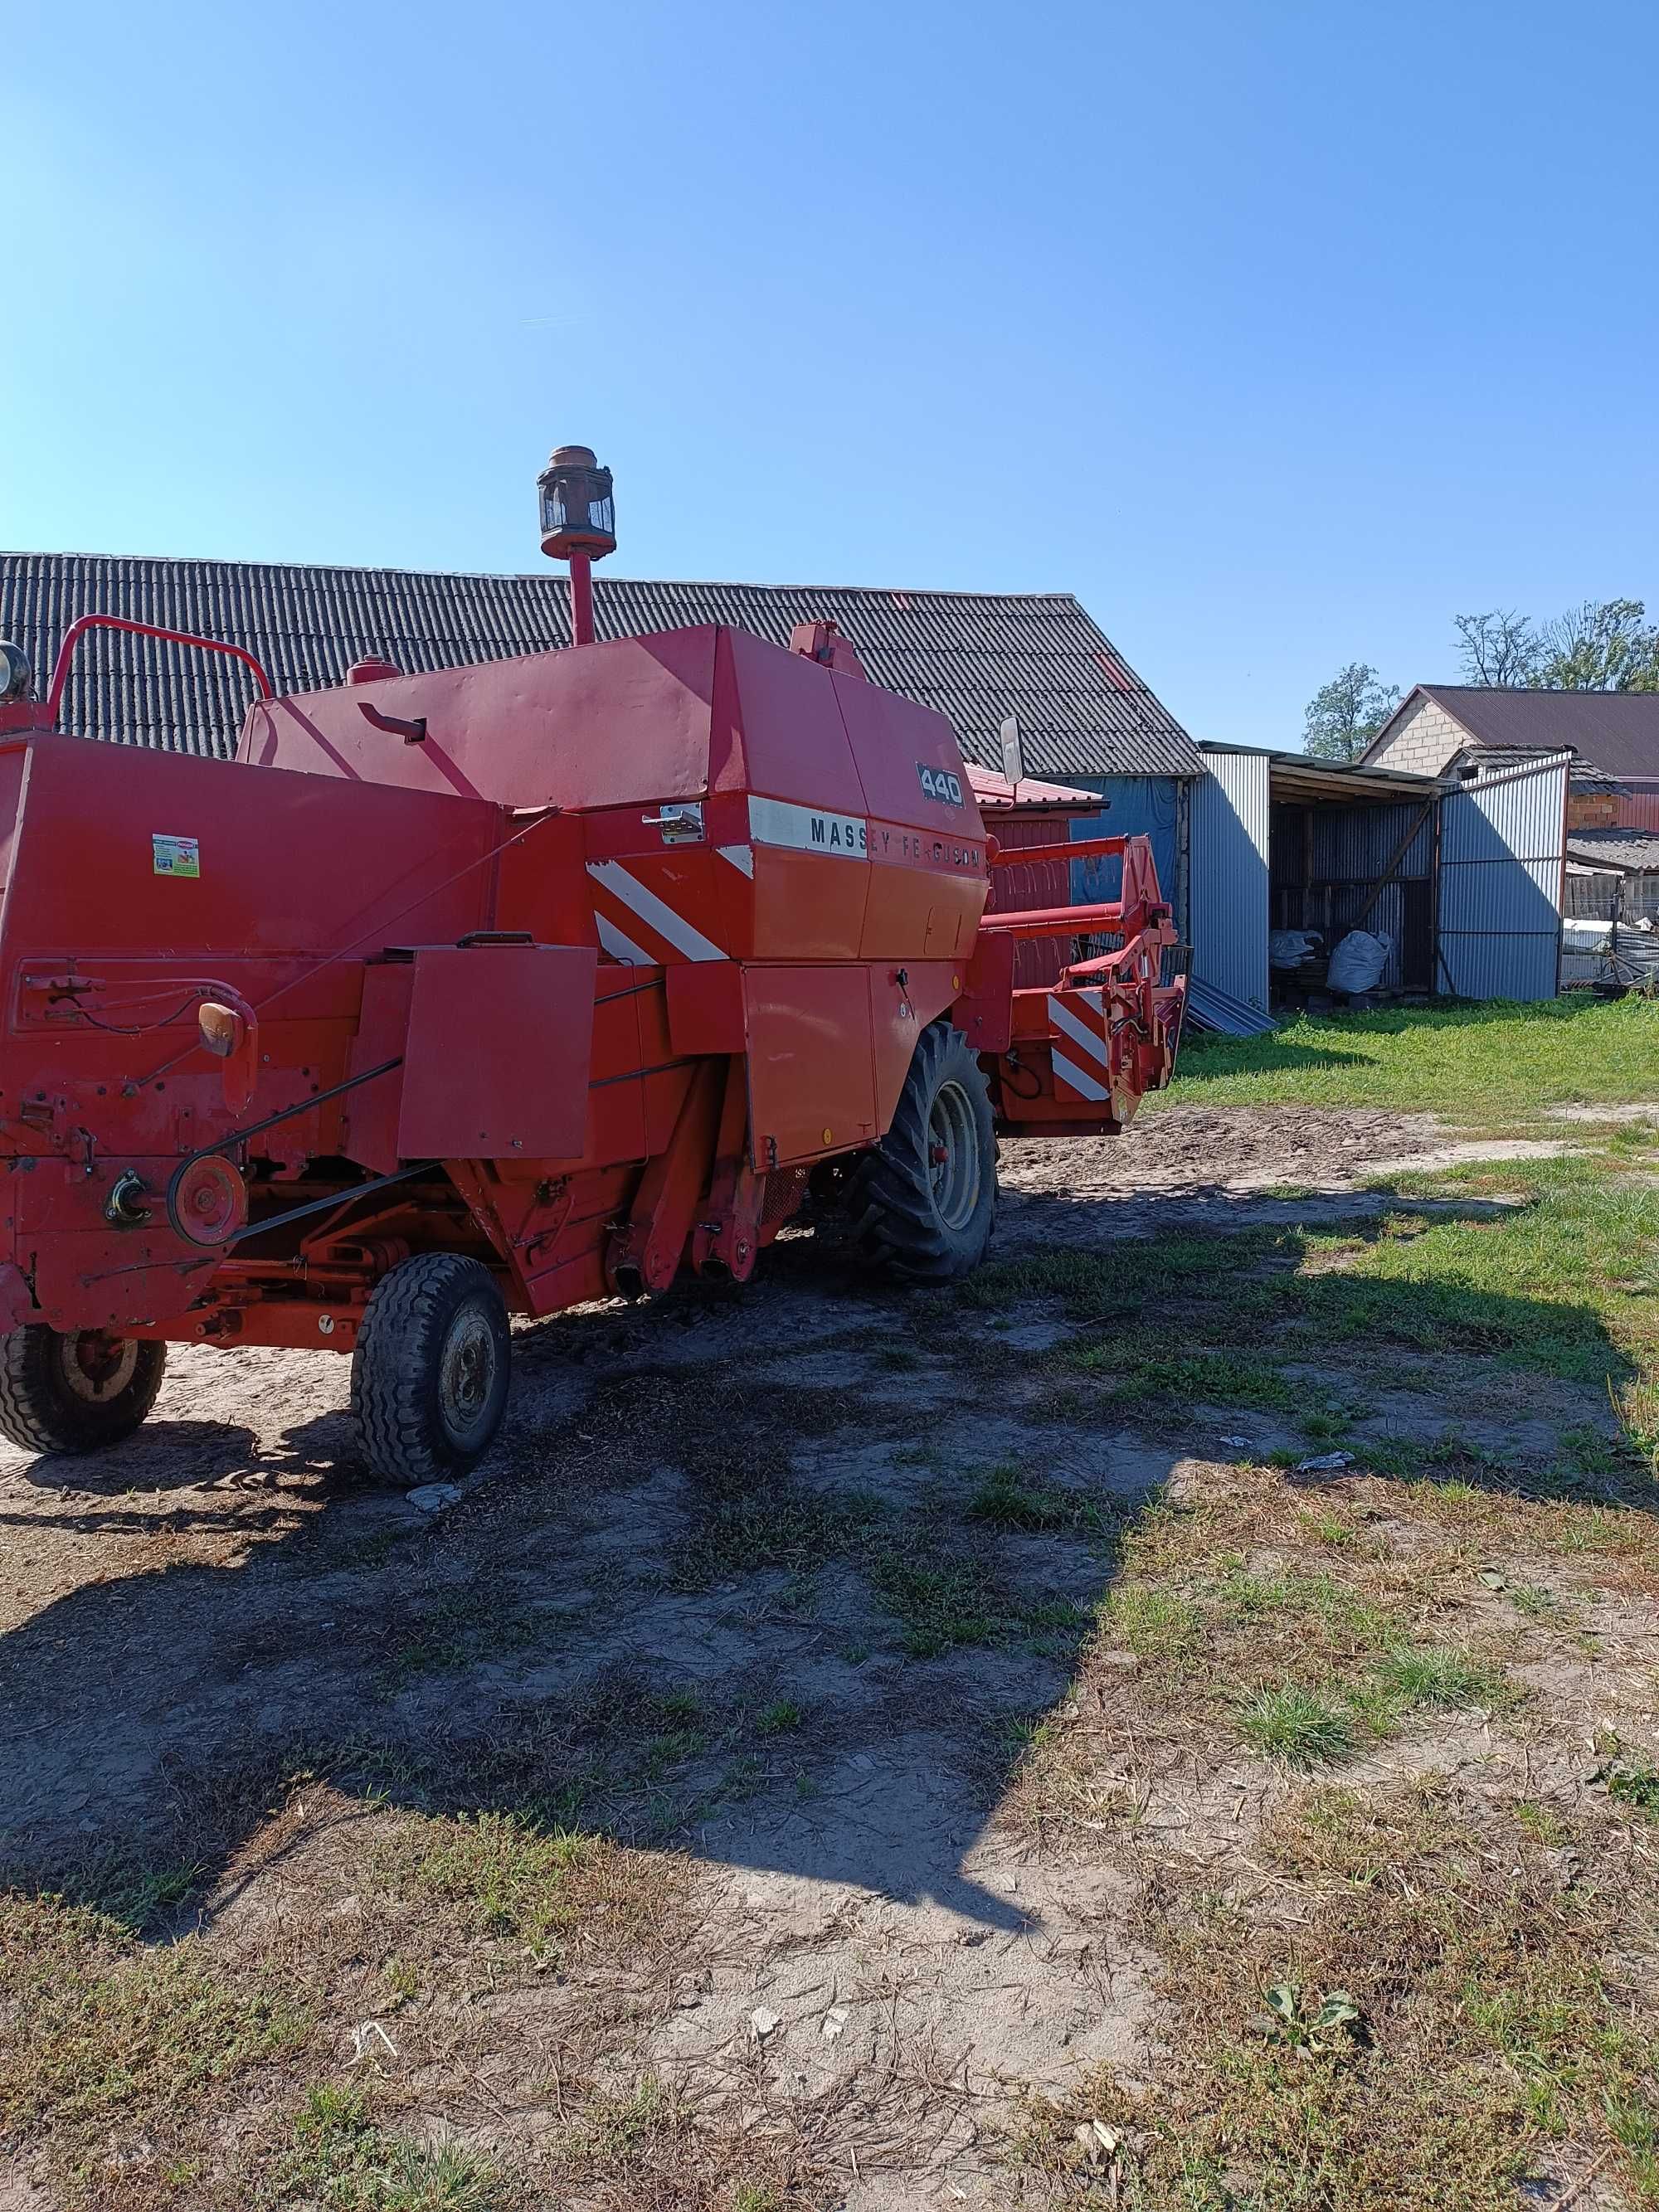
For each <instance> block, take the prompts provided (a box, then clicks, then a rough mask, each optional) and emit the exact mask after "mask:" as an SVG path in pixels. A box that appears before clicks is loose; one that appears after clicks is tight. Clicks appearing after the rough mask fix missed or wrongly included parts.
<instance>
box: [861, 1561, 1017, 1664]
mask: <svg viewBox="0 0 1659 2212" xmlns="http://www.w3.org/2000/svg"><path fill="white" fill-rule="evenodd" d="M873 1580H874V1582H875V1586H876V1589H877V1591H878V1594H879V1595H880V1596H881V1598H882V1601H883V1602H884V1604H885V1605H886V1606H887V1607H889V1609H890V1611H891V1612H892V1613H894V1614H895V1615H896V1618H897V1620H898V1621H899V1624H900V1640H901V1642H902V1644H903V1646H904V1649H905V1650H906V1651H907V1652H908V1654H909V1656H911V1658H913V1659H932V1658H935V1657H937V1656H938V1655H939V1653H940V1652H942V1651H948V1650H951V1648H952V1647H953V1646H954V1645H956V1644H997V1643H1000V1642H1001V1641H1002V1639H1003V1638H1005V1637H1006V1635H1007V1634H1008V1633H1009V1631H1010V1627H1011V1621H1010V1615H1009V1608H1008V1607H1007V1605H1006V1603H1005V1602H1004V1601H1001V1600H1000V1598H999V1597H998V1595H997V1593H996V1592H995V1591H994V1589H992V1587H991V1585H990V1583H989V1582H988V1581H987V1577H986V1576H985V1574H984V1572H983V1571H982V1570H981V1569H980V1568H979V1567H977V1566H975V1565H973V1564H972V1563H970V1562H969V1561H966V1560H958V1561H951V1562H948V1563H946V1564H945V1565H941V1566H923V1565H920V1564H919V1563H918V1562H916V1561H915V1560H913V1559H886V1560H884V1561H882V1562H881V1563H880V1564H879V1565H878V1566H877V1568H876V1571H875V1574H874V1577H873Z"/></svg>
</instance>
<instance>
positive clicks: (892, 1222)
mask: <svg viewBox="0 0 1659 2212" xmlns="http://www.w3.org/2000/svg"><path fill="white" fill-rule="evenodd" d="M947 1077H948V1078H950V1079H952V1080H954V1081H956V1082H957V1083H960V1084H961V1085H963V1088H964V1089H965V1090H967V1091H969V1093H970V1095H971V1096H973V1097H975V1100H976V1101H982V1102H983V1103H984V1115H983V1117H982V1127H983V1130H984V1133H985V1135H986V1139H987V1169H988V1171H989V1179H990V1185H991V1196H990V1212H989V1218H988V1219H987V1222H986V1225H985V1229H984V1234H983V1236H982V1237H979V1238H978V1240H977V1243H976V1245H973V1244H972V1243H971V1240H970V1246H971V1249H969V1251H967V1252H964V1250H963V1247H962V1245H961V1243H960V1242H959V1241H958V1240H957V1239H956V1238H954V1237H951V1235H950V1234H949V1233H948V1232H947V1231H945V1229H944V1228H943V1227H942V1226H941V1225H940V1223H939V1216H938V1213H937V1211H936V1210H935V1207H934V1205H933V1185H932V1182H931V1178H930V1176H929V1172H928V1159H927V1147H928V1143H929V1134H928V1117H929V1115H930V1113H931V1111H932V1108H933V1097H934V1094H935V1093H936V1092H937V1091H938V1090H939V1085H940V1084H941V1083H942V1082H944V1081H945V1079H947ZM996 1205H997V1187H996V1139H995V1138H994V1135H992V1134H991V1109H990V1096H989V1085H988V1084H987V1081H986V1078H985V1073H984V1070H983V1069H982V1068H981V1066H980V1064H979V1061H978V1060H977V1059H976V1057H975V1054H974V1052H973V1049H972V1048H971V1047H970V1046H969V1043H968V1041H967V1039H966V1038H965V1037H964V1036H963V1034H962V1032H961V1031H960V1030H957V1029H956V1028H955V1027H953V1026H952V1024H951V1023H950V1022H949V1021H948V1020H946V1021H938V1022H930V1023H929V1024H928V1025H927V1028H926V1029H925V1030H923V1031H922V1032H921V1036H919V1037H918V1038H917V1039H916V1049H915V1054H914V1056H913V1058H912V1060H911V1062H910V1072H909V1073H908V1076H907V1077H906V1078H905V1082H904V1088H903V1090H902V1091H901V1092H900V1094H899V1102H898V1104H897V1106H896V1108H895V1109H894V1113H893V1120H892V1125H891V1127H890V1128H889V1130H888V1132H887V1134H886V1135H885V1136H884V1138H883V1139H882V1140H881V1142H880V1143H879V1144H878V1145H877V1146H875V1147H874V1148H873V1149H872V1151H870V1152H866V1153H864V1154H862V1155H861V1157H860V1158H859V1160H858V1161H857V1163H856V1164H855V1165H854V1168H853V1170H852V1173H851V1176H849V1178H848V1194H847V1209H848V1215H849V1217H850V1218H851V1221H852V1225H853V1234H854V1237H855V1238H856V1240H857V1243H858V1246H859V1249H860V1253H861V1254H862V1255H863V1257H864V1258H865V1259H866V1261H869V1262H870V1263H871V1264H872V1266H876V1267H884V1268H885V1269H886V1270H887V1271H888V1272H889V1273H892V1274H895V1275H898V1276H902V1278H904V1279H906V1280H907V1281H909V1282H918V1283H948V1282H953V1281H955V1280H957V1279H958V1278H959V1277H961V1276H963V1275H966V1274H969V1273H972V1271H973V1269H974V1268H975V1267H977V1265H978V1264H979V1261H980V1259H981V1257H982V1256H983V1253H984V1248H985V1245H986V1243H987V1242H988V1241H989V1238H990V1235H991V1231H992V1229H993V1227H994V1225H995V1220H996Z"/></svg>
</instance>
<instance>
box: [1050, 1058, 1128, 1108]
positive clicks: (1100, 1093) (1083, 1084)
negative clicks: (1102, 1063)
mask: <svg viewBox="0 0 1659 2212" xmlns="http://www.w3.org/2000/svg"><path fill="white" fill-rule="evenodd" d="M1048 1057H1049V1060H1051V1061H1052V1062H1053V1064H1054V1073H1055V1074H1056V1075H1057V1076H1059V1077H1060V1080H1061V1081H1062V1082H1064V1083H1067V1084H1069V1085H1071V1087H1072V1089H1073V1091H1076V1093H1077V1095H1078V1097H1079V1098H1098V1099H1100V1100H1101V1101H1102V1102H1104V1101H1105V1100H1107V1099H1109V1097H1111V1095H1112V1094H1111V1092H1110V1091H1104V1090H1103V1089H1102V1088H1101V1086H1100V1085H1099V1084H1097V1082H1096V1081H1095V1079H1094V1078H1093V1076H1092V1075H1085V1073H1083V1070H1082V1069H1081V1068H1080V1067H1079V1066H1078V1065H1077V1063H1076V1061H1075V1060H1067V1059H1066V1055H1065V1054H1064V1053H1063V1052H1061V1051H1060V1050H1059V1049H1058V1048H1055V1047H1053V1046H1051V1047H1050V1048H1049V1052H1048Z"/></svg>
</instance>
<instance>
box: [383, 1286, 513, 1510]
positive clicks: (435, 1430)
mask: <svg viewBox="0 0 1659 2212" xmlns="http://www.w3.org/2000/svg"><path fill="white" fill-rule="evenodd" d="M511 1359H512V1340H511V1337H510V1335H509V1334H508V1330H507V1304H506V1301H505V1300H504V1299H503V1297H501V1291H500V1289H499V1287H498V1286H497V1284H496V1281H495V1277H494V1276H493V1275H492V1274H491V1273H490V1272H489V1268H488V1267H484V1266H483V1265H482V1264H481V1263H480V1262H479V1261H477V1260H469V1259H466V1258H465V1257H464V1256H463V1255H461V1254H460V1253H459V1252H423V1253H422V1254H421V1255H420V1256H419V1257H418V1258H416V1259H413V1260H405V1261H404V1262H403V1263H402V1265H401V1266H400V1267H394V1268H392V1272H391V1273H390V1274H387V1275H385V1276H383V1277H382V1278H381V1279H380V1282H378V1283H377V1284H376V1285H375V1286H374V1292H373V1295H372V1296H371V1297H370V1298H369V1301H368V1308H367V1310H365V1312H364V1315H363V1326H362V1334H360V1335H359V1337H358V1339H357V1349H356V1352H355V1353H354V1354H353V1356H352V1362H351V1410H352V1413H353V1414H354V1415H355V1416H356V1422H357V1428H358V1433H359V1436H360V1437H361V1439H362V1449H363V1456H364V1458H365V1459H366V1460H367V1461H368V1465H369V1468H370V1470H371V1471H372V1473H373V1474H374V1475H375V1476H376V1477H377V1479H378V1480H380V1481H381V1482H386V1483H396V1484H397V1485H398V1487H399V1488H400V1489H415V1488H416V1487H418V1486H419V1485H421V1484H422V1483H427V1482H446V1481H453V1479H454V1478H455V1477H456V1476H457V1475H459V1474H465V1473H466V1471H467V1469H468V1468H470V1467H471V1466H472V1465H473V1463H474V1462H475V1461H477V1459H478V1458H479V1457H480V1455H482V1454H483V1452H484V1451H485V1450H487V1449H488V1448H489V1444H490V1442H491V1440H492V1439H493V1438H494V1437H495V1431H496V1430H497V1429H499V1428H500V1426H501V1415H502V1414H503V1413H505V1412H506V1410H507V1376H508V1370H509V1367H510V1364H511Z"/></svg>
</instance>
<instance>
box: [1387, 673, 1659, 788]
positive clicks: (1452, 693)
mask: <svg viewBox="0 0 1659 2212" xmlns="http://www.w3.org/2000/svg"><path fill="white" fill-rule="evenodd" d="M1423 698H1428V699H1432V700H1433V701H1434V702H1435V704H1436V705H1437V706H1438V707H1443V708H1445V710H1446V712H1447V713H1448V714H1449V715H1450V716H1451V718H1452V720H1454V721H1455V722H1457V723H1460V724H1461V725H1462V727H1463V728H1464V729H1466V730H1467V731H1468V733H1469V735H1470V736H1471V737H1472V738H1474V740H1475V742H1476V743H1477V744H1481V745H1488V746H1492V747H1496V748H1504V749H1515V750H1519V751H1522V752H1563V751H1565V750H1566V748H1567V747H1568V746H1569V745H1571V747H1572V749H1573V750H1574V751H1575V752H1577V754H1578V755H1579V756H1580V757H1581V758H1583V759H1584V760H1586V761H1589V763H1591V765H1592V766H1593V767H1595V768H1599V769H1604V770H1605V771H1606V773H1607V775H1636V776H1659V692H1656V691H1535V690H1520V689H1512V688H1510V687H1507V686H1504V685H1502V684H1419V685H1418V686H1417V688H1416V689H1415V690H1413V691H1412V692H1410V693H1409V694H1408V695H1407V696H1406V697H1405V698H1404V699H1402V700H1401V702H1400V704H1399V706H1398V707H1396V708H1395V711H1394V713H1393V714H1392V715H1391V716H1390V717H1389V720H1388V721H1387V722H1386V723H1385V724H1384V725H1383V728H1382V729H1381V730H1379V731H1378V732H1377V733H1376V737H1375V738H1373V739H1372V740H1371V743H1370V747H1369V748H1368V750H1369V751H1370V752H1375V751H1376V750H1377V748H1378V747H1379V746H1380V745H1381V744H1383V740H1384V739H1385V738H1387V736H1388V734H1389V731H1390V730H1391V729H1392V728H1393V727H1394V726H1395V723H1396V722H1398V721H1399V720H1400V719H1401V716H1402V715H1403V714H1405V712H1406V710H1407V708H1408V707H1410V706H1412V705H1413V703H1414V702H1416V701H1417V700H1419V699H1423Z"/></svg>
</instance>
